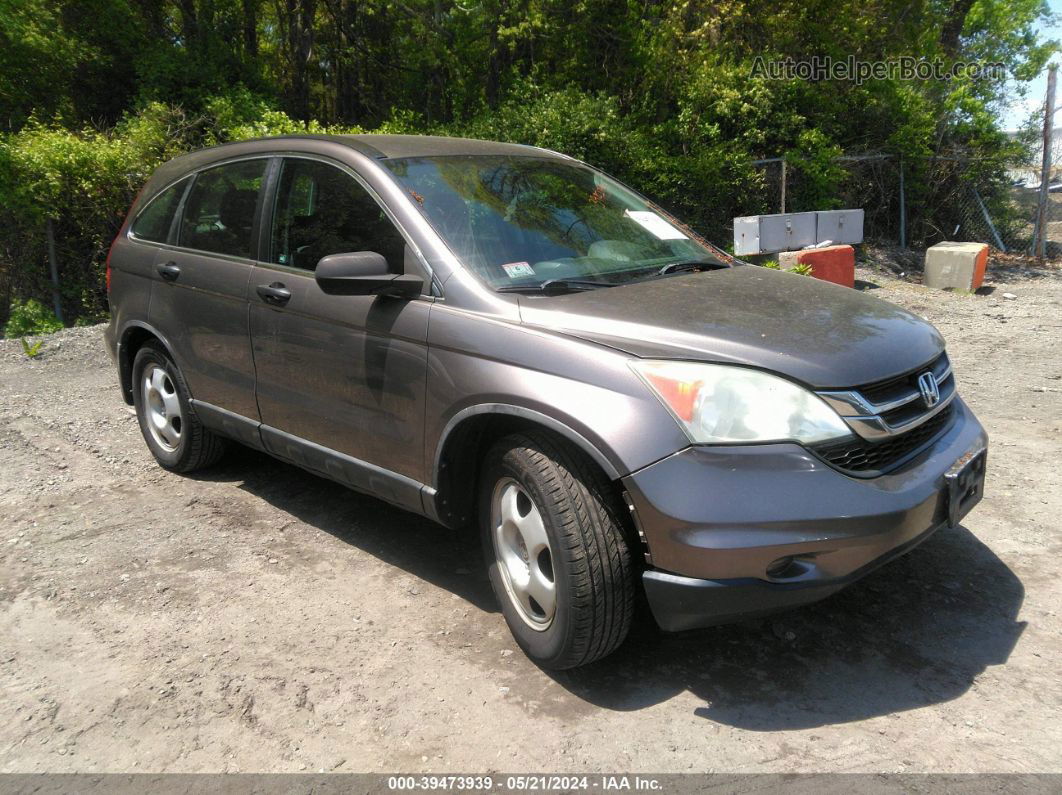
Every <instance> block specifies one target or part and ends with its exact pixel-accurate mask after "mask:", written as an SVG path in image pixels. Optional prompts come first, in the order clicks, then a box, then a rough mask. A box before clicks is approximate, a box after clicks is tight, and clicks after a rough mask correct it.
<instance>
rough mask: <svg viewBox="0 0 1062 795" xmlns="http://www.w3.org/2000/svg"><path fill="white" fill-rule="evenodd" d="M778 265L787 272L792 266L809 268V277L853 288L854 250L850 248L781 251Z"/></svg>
mask: <svg viewBox="0 0 1062 795" xmlns="http://www.w3.org/2000/svg"><path fill="white" fill-rule="evenodd" d="M778 264H779V265H781V266H782V267H783V268H785V269H787V270H789V269H791V268H792V267H793V266H794V265H797V264H803V265H810V266H811V275H812V276H814V277H815V278H816V279H822V280H823V281H824V282H833V283H834V284H840V285H841V286H843V287H855V249H854V248H852V247H851V246H826V247H825V248H809V249H806V250H804V251H783V252H782V253H780V254H779V255H778Z"/></svg>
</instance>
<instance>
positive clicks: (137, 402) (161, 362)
mask: <svg viewBox="0 0 1062 795" xmlns="http://www.w3.org/2000/svg"><path fill="white" fill-rule="evenodd" d="M149 367H160V368H162V369H163V370H165V372H166V375H168V376H169V379H170V385H172V387H173V391H174V392H175V393H176V396H177V401H178V402H179V404H180V409H181V412H180V421H181V422H180V440H179V441H178V442H177V444H176V445H174V447H173V449H167V448H166V447H164V446H163V445H162V444H161V443H160V442H159V441H158V440H157V439H156V438H155V436H154V435H153V434H152V432H151V430H150V429H149V427H148V422H149V420H148V417H147V413H148V407H147V406H146V405H145V398H144V389H143V382H144V377H145V372H146V371H147V370H148V368H149ZM133 405H134V406H135V407H136V418H137V420H138V421H139V423H140V432H141V433H142V434H143V436H144V441H145V442H147V446H148V449H149V450H150V451H151V454H152V455H153V456H155V460H156V461H158V462H159V466H161V467H162V468H163V469H168V470H170V471H171V472H192V471H194V470H196V469H202V468H203V467H207V466H210V465H211V464H213V463H215V462H216V461H217V460H218V459H219V458H221V456H222V455H224V453H225V449H226V447H227V440H226V439H224V438H222V437H220V436H218V435H217V434H215V433H212V432H211V431H209V430H207V429H206V428H204V427H203V423H202V422H200V421H199V417H198V415H197V414H196V413H195V409H194V408H193V407H192V404H191V402H190V400H189V392H188V385H187V384H186V383H185V381H184V376H182V375H181V371H180V370H179V369H178V368H177V365H176V364H174V362H173V360H172V359H171V358H170V356H169V354H168V353H166V351H165V349H163V348H162V346H161V345H158V344H156V343H153V342H145V343H144V345H143V346H141V348H140V350H138V351H137V352H136V357H135V358H134V359H133Z"/></svg>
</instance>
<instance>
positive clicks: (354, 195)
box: [270, 158, 411, 273]
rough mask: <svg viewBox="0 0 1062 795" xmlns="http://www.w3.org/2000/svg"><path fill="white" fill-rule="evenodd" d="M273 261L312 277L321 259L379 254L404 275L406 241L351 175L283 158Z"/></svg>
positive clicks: (308, 161)
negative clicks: (300, 269) (337, 255)
mask: <svg viewBox="0 0 1062 795" xmlns="http://www.w3.org/2000/svg"><path fill="white" fill-rule="evenodd" d="M271 240H272V242H271V246H270V261H272V262H275V263H277V264H278V265H289V266H291V267H295V268H303V269H305V270H308V271H312V270H314V269H315V268H316V267H317V263H318V262H319V261H320V260H321V258H322V257H326V256H328V255H329V254H343V253H347V252H354V251H375V252H376V253H378V254H382V255H383V256H384V258H385V259H386V260H387V264H388V266H389V267H390V270H391V271H392V272H394V273H401V272H403V265H404V263H406V262H407V261H408V260H407V257H408V256H409V254H411V252H410V253H409V254H407V250H406V241H405V239H404V238H403V237H402V235H401V234H400V233H399V231H398V230H397V229H396V228H395V225H394V224H393V223H391V219H390V218H388V217H387V215H386V214H385V213H384V211H383V210H382V209H381V208H380V205H379V204H377V203H376V200H375V199H373V197H372V196H370V195H369V193H368V192H367V191H366V190H365V189H364V188H363V187H362V186H361V185H360V184H359V183H358V181H357V180H355V179H354V178H353V177H351V176H350V175H349V174H346V173H344V172H343V171H340V170H339V169H338V168H335V167H334V166H330V165H328V164H327V163H321V162H319V161H316V160H303V159H299V158H285V159H284V161H283V163H282V165H281V171H280V182H279V184H278V186H277V195H276V206H275V207H274V209H273V228H272V232H271Z"/></svg>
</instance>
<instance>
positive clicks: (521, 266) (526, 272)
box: [502, 262, 535, 279]
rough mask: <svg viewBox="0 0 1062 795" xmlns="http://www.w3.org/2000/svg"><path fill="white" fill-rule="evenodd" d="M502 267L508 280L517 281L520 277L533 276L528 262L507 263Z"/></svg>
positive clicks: (532, 269) (533, 271)
mask: <svg viewBox="0 0 1062 795" xmlns="http://www.w3.org/2000/svg"><path fill="white" fill-rule="evenodd" d="M502 267H503V268H504V269H505V272H506V274H508V276H509V278H510V279H519V278H520V277H521V276H534V275H535V269H534V268H532V267H531V264H530V263H528V262H507V263H505V264H504V265H502Z"/></svg>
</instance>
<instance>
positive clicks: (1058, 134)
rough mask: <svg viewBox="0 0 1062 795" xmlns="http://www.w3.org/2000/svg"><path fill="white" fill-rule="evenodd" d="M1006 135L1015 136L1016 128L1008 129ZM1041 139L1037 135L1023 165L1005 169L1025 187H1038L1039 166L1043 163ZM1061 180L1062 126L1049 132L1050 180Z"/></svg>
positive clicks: (1053, 181)
mask: <svg viewBox="0 0 1062 795" xmlns="http://www.w3.org/2000/svg"><path fill="white" fill-rule="evenodd" d="M1007 136H1008V137H1010V138H1017V137H1018V131H1017V130H1009V131H1008V132H1007ZM1043 151H1044V148H1043V139H1042V138H1040V137H1038V138H1037V139H1036V141H1034V142H1033V145H1032V146H1031V147H1030V149H1029V161H1028V162H1027V163H1026V164H1025V165H1023V166H1015V167H1014V168H1009V169H1007V174H1008V176H1010V178H1011V180H1013V181H1014V182H1015V183H1016V184H1020V185H1022V186H1023V187H1026V188H1038V187H1040V168H1041V167H1042V165H1043ZM1060 181H1062V127H1056V128H1055V129H1054V131H1053V132H1052V134H1051V182H1052V183H1055V182H1060Z"/></svg>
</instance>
